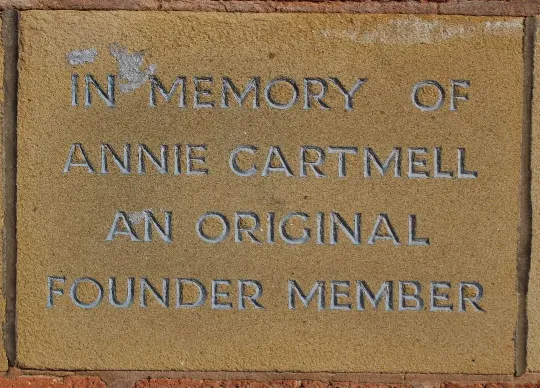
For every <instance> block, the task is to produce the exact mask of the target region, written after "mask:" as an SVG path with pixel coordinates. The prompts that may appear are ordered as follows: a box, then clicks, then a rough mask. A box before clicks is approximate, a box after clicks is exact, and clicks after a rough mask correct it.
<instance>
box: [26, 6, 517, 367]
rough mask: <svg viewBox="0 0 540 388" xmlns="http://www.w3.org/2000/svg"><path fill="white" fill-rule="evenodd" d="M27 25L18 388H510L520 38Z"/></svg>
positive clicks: (121, 22) (131, 18) (326, 18)
mask: <svg viewBox="0 0 540 388" xmlns="http://www.w3.org/2000/svg"><path fill="white" fill-rule="evenodd" d="M21 14H22V15H21V22H20V42H21V48H20V62H19V71H20V88H19V121H18V123H19V125H18V252H19V256H18V305H17V307H18V310H17V311H18V360H19V363H20V365H21V366H23V367H28V368H35V369H41V368H47V369H139V370H230V371H238V370H242V371H275V370H278V371H303V372H310V371H329V372H425V373H430V372H440V373H497V374H499V373H501V374H503V373H507V374H509V373H512V372H513V370H514V341H513V336H514V329H515V325H516V315H517V314H516V299H517V298H516V292H515V282H516V249H517V240H518V233H517V226H518V194H519V183H520V182H519V166H520V156H521V155H520V144H521V127H522V102H523V95H522V87H523V86H522V85H523V76H522V69H523V63H522V33H523V21H522V19H516V18H472V17H470V18H468V17H427V16H426V17H418V16H368V15H348V14H341V15H321V14H304V15H300V14H227V13H182V12H176V13H175V12H171V13H152V12H137V13H130V12H73V11H65V12H63V11H61V12H50V11H25V12H22V13H21ZM501 64H504V65H501ZM493 349H497V352H493Z"/></svg>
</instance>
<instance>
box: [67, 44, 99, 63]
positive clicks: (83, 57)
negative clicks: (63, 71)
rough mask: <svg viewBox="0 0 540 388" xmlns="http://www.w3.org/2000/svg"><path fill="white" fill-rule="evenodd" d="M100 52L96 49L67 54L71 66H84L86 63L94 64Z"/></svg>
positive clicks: (74, 51)
mask: <svg viewBox="0 0 540 388" xmlns="http://www.w3.org/2000/svg"><path fill="white" fill-rule="evenodd" d="M97 55H98V52H97V50H96V49H95V48H88V49H82V50H73V51H70V52H69V53H67V60H68V62H69V64H70V65H73V66H77V65H84V64H85V63H94V61H95V60H96V57H97Z"/></svg>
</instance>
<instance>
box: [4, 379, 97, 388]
mask: <svg viewBox="0 0 540 388" xmlns="http://www.w3.org/2000/svg"><path fill="white" fill-rule="evenodd" d="M0 387H1V388H106V385H105V383H104V382H103V381H101V379H100V378H99V377H87V376H69V377H49V376H39V377H34V376H32V377H30V376H21V377H15V378H6V377H0Z"/></svg>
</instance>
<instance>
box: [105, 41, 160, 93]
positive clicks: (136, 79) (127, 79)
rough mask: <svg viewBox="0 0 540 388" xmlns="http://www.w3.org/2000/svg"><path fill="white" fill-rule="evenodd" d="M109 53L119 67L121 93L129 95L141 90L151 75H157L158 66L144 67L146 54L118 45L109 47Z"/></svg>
mask: <svg viewBox="0 0 540 388" xmlns="http://www.w3.org/2000/svg"><path fill="white" fill-rule="evenodd" d="M109 52H110V53H111V55H112V56H113V57H114V58H115V59H116V63H117V65H118V79H119V80H120V83H119V85H118V87H119V89H120V91H121V92H124V93H128V92H132V91H134V90H135V89H138V88H140V87H141V86H142V85H144V83H145V82H146V81H147V80H148V77H149V76H150V75H153V74H155V73H156V69H157V66H156V65H154V64H151V65H149V66H148V67H147V68H146V69H143V66H144V53H142V52H130V51H129V50H128V48H127V47H124V46H122V45H120V44H118V43H114V44H111V45H110V46H109Z"/></svg>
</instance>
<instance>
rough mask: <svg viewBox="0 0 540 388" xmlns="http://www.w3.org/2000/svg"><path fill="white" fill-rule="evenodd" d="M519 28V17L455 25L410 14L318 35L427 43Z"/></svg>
mask: <svg viewBox="0 0 540 388" xmlns="http://www.w3.org/2000/svg"><path fill="white" fill-rule="evenodd" d="M522 29H523V24H522V22H521V21H520V20H519V19H516V20H501V21H497V20H496V21H486V22H483V23H479V24H476V23H471V24H454V23H445V22H444V21H440V20H427V19H422V18H419V17H415V16H411V17H407V18H398V19H393V20H390V21H389V22H388V23H385V24H381V25H379V26H377V27H376V28H375V29H373V30H370V31H367V32H360V31H354V30H338V29H326V30H323V31H321V35H322V36H324V37H333V38H342V39H347V40H351V41H353V42H358V43H368V44H370V43H378V44H430V43H437V42H441V41H445V40H449V39H458V38H459V39H466V38H470V37H472V36H473V35H474V34H476V33H486V34H492V35H506V34H510V33H515V32H517V31H521V30H522Z"/></svg>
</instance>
